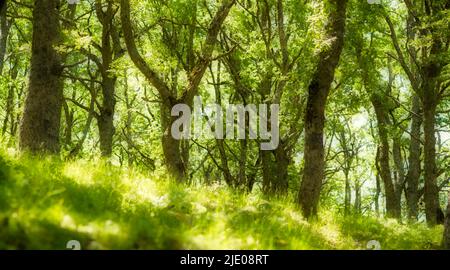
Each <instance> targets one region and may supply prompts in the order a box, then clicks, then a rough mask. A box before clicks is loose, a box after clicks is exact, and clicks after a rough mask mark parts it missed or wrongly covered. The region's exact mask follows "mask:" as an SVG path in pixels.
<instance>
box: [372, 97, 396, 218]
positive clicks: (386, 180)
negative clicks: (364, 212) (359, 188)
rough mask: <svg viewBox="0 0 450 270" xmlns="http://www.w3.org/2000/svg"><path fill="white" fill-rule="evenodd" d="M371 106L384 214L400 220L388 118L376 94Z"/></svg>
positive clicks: (381, 101)
mask: <svg viewBox="0 0 450 270" xmlns="http://www.w3.org/2000/svg"><path fill="white" fill-rule="evenodd" d="M371 102H372V105H373V107H374V109H375V114H376V117H377V124H378V125H377V126H378V136H379V140H380V142H379V155H378V156H377V157H378V160H377V161H376V162H377V164H378V166H377V169H378V173H379V175H380V178H381V180H382V181H383V184H384V191H385V196H386V214H387V216H389V217H393V218H400V215H401V213H400V212H401V211H400V210H401V207H400V201H399V200H398V197H397V195H396V190H395V185H394V182H393V180H392V172H391V168H390V164H389V137H388V136H389V135H388V126H389V118H388V116H387V111H386V110H385V108H384V104H383V100H382V99H381V98H380V97H379V96H377V94H376V93H374V94H372V97H371Z"/></svg>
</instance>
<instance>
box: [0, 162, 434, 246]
mask: <svg viewBox="0 0 450 270" xmlns="http://www.w3.org/2000/svg"><path fill="white" fill-rule="evenodd" d="M2 156H3V157H2ZM337 216H338V215H334V214H332V212H331V211H322V212H321V218H320V220H318V221H314V222H311V223H309V222H307V221H305V220H304V219H303V218H302V217H301V216H300V215H299V212H298V210H297V209H296V207H295V205H294V204H292V203H291V202H289V201H288V199H285V200H282V199H276V200H275V199H270V202H269V201H268V200H267V199H264V198H263V196H261V195H260V194H250V195H245V194H236V192H235V191H232V190H229V189H227V188H226V187H220V186H212V187H200V186H190V187H183V186H179V185H176V184H173V183H170V181H167V180H166V179H163V178H162V177H158V176H144V175H142V174H139V173H136V172H133V171H124V170H120V169H118V168H114V167H112V168H111V167H108V166H105V165H102V164H99V163H97V164H94V163H89V162H86V161H76V162H69V163H62V162H58V161H52V160H50V159H47V160H38V159H33V158H27V157H21V158H18V157H15V156H14V155H11V154H10V155H6V154H3V155H0V249H65V245H66V242H67V241H68V240H71V239H75V240H79V241H80V242H81V245H82V248H83V249H364V248H365V246H366V243H367V241H369V240H372V239H373V240H378V241H380V242H381V246H382V248H383V249H424V248H437V247H438V246H439V242H440V239H441V234H442V227H437V228H435V229H432V230H430V229H427V228H426V227H425V226H423V225H414V226H405V225H399V224H398V223H397V222H395V221H392V220H377V219H374V218H367V217H364V218H351V219H342V218H338V217H337Z"/></svg>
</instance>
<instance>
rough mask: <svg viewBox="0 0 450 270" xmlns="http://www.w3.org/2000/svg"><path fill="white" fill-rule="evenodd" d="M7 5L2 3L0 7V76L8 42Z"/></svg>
mask: <svg viewBox="0 0 450 270" xmlns="http://www.w3.org/2000/svg"><path fill="white" fill-rule="evenodd" d="M7 8H8V4H7V3H6V1H4V2H3V3H2V4H1V6H0V76H1V75H2V72H3V67H4V60H5V54H6V44H7V41H8V35H9V29H10V25H9V24H8V20H7V18H6V10H7Z"/></svg>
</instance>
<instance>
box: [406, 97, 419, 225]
mask: <svg viewBox="0 0 450 270" xmlns="http://www.w3.org/2000/svg"><path fill="white" fill-rule="evenodd" d="M411 111H412V113H411V119H412V120H411V121H412V123H411V138H410V142H409V158H408V164H409V166H408V173H407V174H406V184H407V187H406V194H407V195H406V200H407V204H408V217H409V219H410V220H417V215H418V212H417V202H418V199H419V198H418V190H419V178H420V165H421V164H420V163H421V162H420V148H421V145H420V133H421V132H420V127H421V125H422V117H421V108H420V99H419V97H418V96H417V95H414V96H413V101H412V109H411Z"/></svg>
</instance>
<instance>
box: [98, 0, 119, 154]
mask: <svg viewBox="0 0 450 270" xmlns="http://www.w3.org/2000/svg"><path fill="white" fill-rule="evenodd" d="M104 6H106V7H107V8H106V10H105V11H103V7H104ZM114 9H115V8H114V6H113V3H112V1H105V2H103V1H97V2H96V13H97V17H98V19H99V21H100V22H101V24H102V44H101V55H102V57H101V64H98V65H100V66H99V69H100V71H101V76H102V85H101V86H102V97H103V103H102V106H101V108H100V115H99V117H98V118H97V123H98V131H99V137H100V152H101V154H102V157H105V158H109V157H111V155H112V149H113V137H114V133H115V128H114V111H115V106H116V98H115V91H116V80H117V78H116V77H115V76H114V75H113V74H111V72H110V69H111V68H112V63H113V60H115V59H117V58H118V57H120V54H121V48H120V40H118V39H119V38H118V37H115V36H114V34H116V35H117V33H116V32H115V31H116V29H115V28H114V25H113V23H114V14H115V10H114ZM112 41H113V42H114V44H113V42H112Z"/></svg>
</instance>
